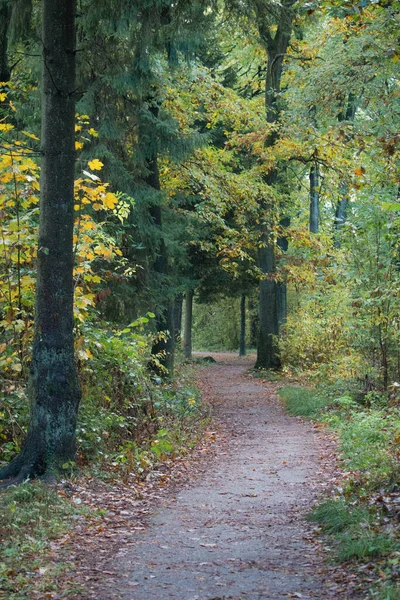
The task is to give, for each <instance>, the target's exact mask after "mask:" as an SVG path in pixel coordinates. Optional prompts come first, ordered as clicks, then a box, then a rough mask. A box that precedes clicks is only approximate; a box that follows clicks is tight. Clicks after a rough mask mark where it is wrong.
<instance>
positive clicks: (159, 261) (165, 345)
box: [150, 165, 175, 375]
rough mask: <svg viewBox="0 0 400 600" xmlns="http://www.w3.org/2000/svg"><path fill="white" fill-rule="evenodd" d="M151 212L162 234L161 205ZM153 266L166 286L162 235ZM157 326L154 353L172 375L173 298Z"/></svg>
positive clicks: (153, 208)
mask: <svg viewBox="0 0 400 600" xmlns="http://www.w3.org/2000/svg"><path fill="white" fill-rule="evenodd" d="M153 166H154V165H153ZM152 173H153V174H155V173H156V174H157V175H156V177H157V180H158V187H157V188H156V189H160V184H159V178H158V167H156V168H155V170H154V171H152ZM150 212H151V215H152V217H153V219H154V224H155V225H157V226H158V227H159V230H160V234H161V236H162V215H161V207H160V206H153V207H152V208H151V210H150ZM153 268H154V271H155V273H156V274H157V276H158V277H159V278H160V284H161V286H162V285H163V284H164V287H166V285H165V279H166V278H167V277H168V253H167V248H166V246H165V242H164V239H163V238H162V237H161V240H160V243H159V247H158V256H157V258H156V260H155V262H154V265H153ZM163 280H164V281H163ZM168 291H169V290H168V289H166V292H167V293H168ZM156 327H157V332H158V333H159V334H160V335H161V336H162V337H159V338H158V340H157V342H156V343H155V344H154V345H153V347H152V354H154V355H158V356H159V361H160V363H161V365H162V367H163V368H164V369H166V370H167V372H168V375H172V372H173V369H174V352H175V329H174V302H173V301H172V300H170V299H168V298H167V300H166V302H165V305H164V307H163V309H162V310H161V311H160V312H158V314H157V316H156ZM155 370H156V371H158V369H157V367H155ZM159 374H160V375H164V374H165V372H164V371H163V370H161V371H160V373H159Z"/></svg>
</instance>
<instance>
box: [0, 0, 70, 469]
mask: <svg viewBox="0 0 400 600" xmlns="http://www.w3.org/2000/svg"><path fill="white" fill-rule="evenodd" d="M75 11H76V6H75V0H43V29H42V37H43V57H42V165H41V193H40V225H39V247H38V258H37V286H36V309H35V332H34V341H33V356H32V365H31V374H30V382H29V395H30V401H31V420H30V425H29V430H28V435H27V438H26V440H25V443H24V445H23V447H22V449H21V452H20V454H19V455H18V456H17V457H16V459H14V461H12V462H11V463H10V465H9V466H8V467H6V468H5V469H3V470H2V471H1V472H0V478H1V479H5V478H10V477H16V478H17V479H18V478H20V479H21V478H22V479H23V478H25V477H29V476H36V475H41V474H43V473H45V472H46V471H53V470H59V469H62V468H63V465H64V464H65V463H68V462H69V461H73V460H74V457H75V429H76V420H77V413H78V406H79V402H80V398H81V391H80V386H79V381H78V374H77V368H76V363H75V356H74V338H73V299H74V286H73V226H74V169H75V140H74V137H75V133H74V129H75Z"/></svg>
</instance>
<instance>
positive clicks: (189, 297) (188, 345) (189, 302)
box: [183, 290, 194, 360]
mask: <svg viewBox="0 0 400 600" xmlns="http://www.w3.org/2000/svg"><path fill="white" fill-rule="evenodd" d="M193 297H194V291H193V290H187V292H186V297H185V331H184V335H183V356H184V358H185V359H186V360H191V359H192V325H193Z"/></svg>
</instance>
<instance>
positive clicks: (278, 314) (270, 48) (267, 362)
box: [255, 2, 293, 369]
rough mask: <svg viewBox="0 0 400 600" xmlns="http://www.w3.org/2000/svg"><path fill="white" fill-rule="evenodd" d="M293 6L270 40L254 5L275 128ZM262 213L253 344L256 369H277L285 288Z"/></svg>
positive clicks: (270, 180)
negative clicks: (260, 275)
mask: <svg viewBox="0 0 400 600" xmlns="http://www.w3.org/2000/svg"><path fill="white" fill-rule="evenodd" d="M292 4H293V2H289V3H287V5H282V6H281V8H280V14H279V17H278V23H277V30H276V33H275V36H274V37H272V33H271V30H270V27H269V25H268V15H267V14H266V11H267V8H266V5H265V4H264V3H258V2H256V13H257V20H258V29H259V34H260V39H261V42H262V44H263V46H264V48H265V50H266V52H267V58H268V61H267V75H266V80H265V114H266V120H267V123H270V124H271V125H275V124H276V123H277V122H278V121H279V117H280V107H279V94H280V86H281V77H282V67H283V60H284V56H285V54H286V51H287V48H288V45H289V42H290V37H291V32H292V19H293V12H292V8H291V6H292ZM277 139H278V133H277V130H276V128H273V129H272V132H271V134H270V135H269V137H268V138H267V140H266V146H267V147H272V146H273V145H274V144H275V142H276V140H277ZM277 180H278V171H277V170H276V169H273V170H271V171H270V172H269V173H268V174H267V175H266V177H265V182H266V183H267V184H268V185H269V186H271V187H272V186H274V185H276V183H277ZM261 208H262V210H263V211H264V212H265V213H266V223H265V225H264V231H263V235H262V239H263V247H262V248H260V249H259V252H258V265H259V267H260V270H261V272H262V273H263V275H264V278H263V279H261V281H260V295H259V318H260V329H259V336H258V344H257V360H256V364H255V368H256V369H275V368H278V367H279V366H280V359H279V353H278V347H277V343H276V341H277V336H278V335H279V325H280V321H284V319H285V318H286V314H285V311H286V284H285V282H279V281H277V276H276V259H275V245H274V242H273V241H272V239H271V237H272V236H271V225H270V224H268V213H269V212H270V211H271V209H272V202H271V201H269V200H266V201H264V203H263V206H261Z"/></svg>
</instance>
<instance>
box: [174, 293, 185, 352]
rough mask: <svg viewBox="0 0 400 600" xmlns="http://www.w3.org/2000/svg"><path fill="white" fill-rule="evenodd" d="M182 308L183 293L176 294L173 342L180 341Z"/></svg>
mask: <svg viewBox="0 0 400 600" xmlns="http://www.w3.org/2000/svg"><path fill="white" fill-rule="evenodd" d="M182 308H183V294H178V295H177V297H176V298H175V302H174V331H175V343H177V344H178V343H179V344H180V343H181V337H182Z"/></svg>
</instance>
